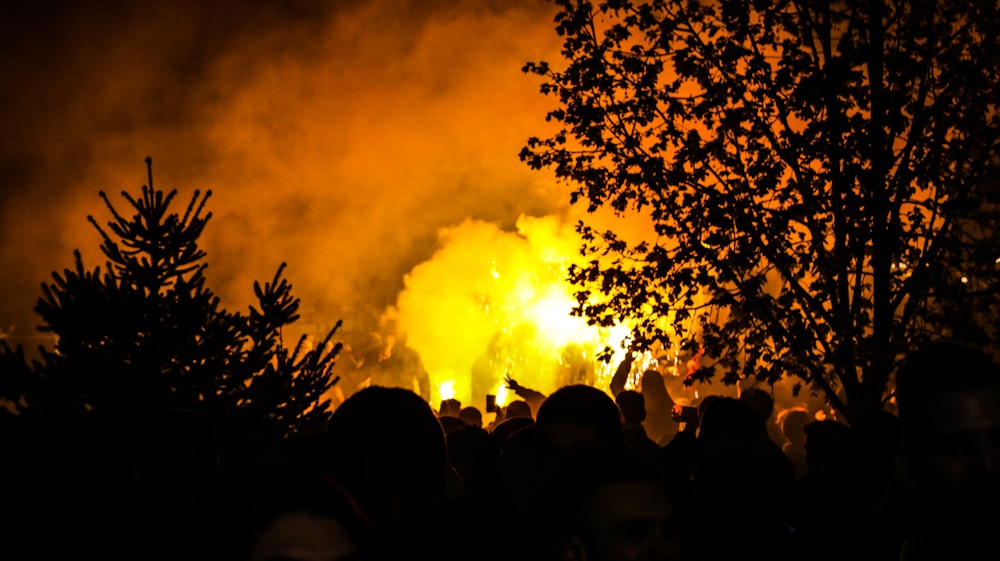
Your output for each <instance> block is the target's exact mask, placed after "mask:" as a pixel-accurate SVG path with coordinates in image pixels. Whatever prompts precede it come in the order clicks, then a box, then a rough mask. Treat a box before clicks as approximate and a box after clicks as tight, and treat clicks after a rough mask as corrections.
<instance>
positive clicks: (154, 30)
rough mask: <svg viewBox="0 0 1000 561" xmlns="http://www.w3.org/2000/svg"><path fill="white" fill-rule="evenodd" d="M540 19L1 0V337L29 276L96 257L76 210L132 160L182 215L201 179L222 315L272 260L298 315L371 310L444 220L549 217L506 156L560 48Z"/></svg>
mask: <svg viewBox="0 0 1000 561" xmlns="http://www.w3.org/2000/svg"><path fill="white" fill-rule="evenodd" d="M279 5H280V8H279V7H278V6H279ZM98 6H99V8H98ZM554 13H555V11H554V9H553V7H552V6H550V5H549V4H548V3H547V2H546V1H545V0H517V1H511V0H502V1H500V0H498V1H491V2H483V1H480V0H452V1H445V0H436V1H433V2H430V1H426V0H419V1H417V0H414V1H412V2H399V1H396V2H391V1H376V2H369V1H365V2H361V1H348V2H343V1H342V2H325V1H320V0H298V1H297V2H264V1H236V0H225V1H222V2H200V1H194V0H184V1H173V0H153V1H143V2H138V1H133V2H129V1H124V0H115V1H112V2H101V3H96V4H95V3H87V2H82V1H74V0H52V1H48V2H34V1H29V0H14V1H13V2H6V3H4V7H3V8H0V53H2V54H0V79H2V81H3V83H4V85H5V87H4V90H5V91H4V93H2V94H0V96H3V97H2V98H0V99H2V100H3V103H0V122H2V123H4V134H3V135H2V137H0V216H2V222H0V228H2V230H0V231H2V234H0V259H2V263H3V267H2V270H0V286H2V287H3V288H4V297H3V298H2V299H0V301H2V304H0V329H3V330H5V331H9V330H10V328H11V327H12V326H13V327H14V328H15V330H16V331H17V332H19V333H22V334H23V333H25V332H28V331H33V328H34V326H35V325H37V323H38V318H37V316H35V315H34V314H33V313H32V312H31V307H32V306H33V305H34V303H35V301H36V299H37V298H38V296H39V295H40V290H39V284H40V283H41V282H43V281H47V280H49V278H50V277H49V275H50V273H51V272H52V271H54V270H62V269H63V268H66V267H70V266H71V265H72V251H73V250H74V249H80V250H82V251H83V253H84V260H85V261H84V262H85V264H86V265H88V267H90V268H92V267H94V266H97V265H103V263H104V260H103V258H102V256H101V255H100V254H99V252H98V245H99V238H98V235H97V233H96V232H95V231H94V230H93V229H92V227H91V226H90V225H89V224H88V223H87V221H86V216H87V215H88V214H93V215H95V217H97V218H98V219H99V220H101V221H104V220H105V219H106V217H107V214H106V210H105V208H104V207H103V204H102V202H101V200H100V198H99V197H98V191H99V190H105V191H107V192H109V193H110V194H112V200H115V201H117V200H121V199H119V198H118V195H117V194H118V193H119V192H120V191H122V190H128V191H130V192H133V193H136V192H138V189H139V188H140V187H141V186H142V185H143V184H144V183H146V171H145V165H144V163H143V159H144V158H145V157H146V156H151V157H152V158H153V171H154V183H155V185H156V186H157V187H159V188H163V189H173V188H176V189H177V190H178V191H179V197H178V201H179V202H178V208H177V210H178V211H180V210H181V205H182V204H184V203H186V202H187V200H188V199H189V197H190V196H191V194H192V193H193V191H194V189H202V190H205V189H211V190H212V191H213V193H214V195H213V198H212V199H211V200H210V203H209V209H210V210H211V211H212V212H213V213H214V218H213V219H212V221H211V222H210V223H209V226H208V229H207V230H206V233H205V235H204V238H203V240H202V242H203V246H204V248H205V249H206V251H207V252H208V262H209V271H208V275H209V283H210V286H211V287H212V288H213V289H214V290H215V291H216V292H217V293H219V294H220V295H221V296H222V297H223V301H224V303H228V306H230V307H231V308H234V309H243V308H244V305H245V303H246V302H248V301H249V298H250V297H251V296H252V290H251V286H252V284H251V283H252V281H253V280H257V279H259V280H262V281H266V280H269V279H270V278H271V276H272V275H273V274H274V271H275V270H276V269H277V267H278V265H279V264H280V263H281V262H282V261H287V262H288V268H287V277H288V278H289V280H290V281H291V282H292V284H293V286H294V292H295V294H296V295H297V296H298V297H300V298H301V299H302V304H303V311H304V312H305V313H306V314H308V313H310V310H324V311H323V312H322V313H327V312H326V310H340V309H347V308H354V307H358V306H375V307H382V306H385V305H387V304H391V303H393V302H394V301H395V299H396V296H397V294H398V293H399V291H400V290H401V288H402V286H403V278H404V276H405V274H406V273H407V272H408V271H410V270H411V269H413V268H414V267H415V266H416V265H418V264H419V263H422V262H424V261H426V260H427V259H429V258H430V257H431V256H432V255H433V254H434V252H435V251H436V249H437V248H438V237H437V236H438V232H439V230H441V229H442V228H451V227H454V226H455V225H458V224H461V223H462V222H463V221H465V220H467V219H473V220H482V221H486V222H490V223H495V224H497V225H499V226H500V227H501V228H502V229H505V230H511V231H513V230H514V228H515V223H516V221H517V219H518V217H519V216H521V215H522V214H525V215H529V216H547V215H553V214H556V215H558V214H561V212H562V210H561V209H563V208H564V206H565V204H566V196H565V193H564V192H563V191H561V190H559V189H557V188H556V187H555V186H554V185H553V184H552V182H551V181H550V180H548V178H546V177H544V176H542V175H540V174H538V173H535V172H532V171H531V170H529V169H528V168H527V167H526V166H525V165H523V164H522V163H521V162H520V161H519V160H518V158H517V152H518V151H519V149H520V148H521V146H522V145H523V144H524V142H525V140H526V139H527V138H528V137H529V136H531V135H535V134H540V133H543V132H544V130H545V129H544V127H545V123H544V115H545V112H546V110H547V109H548V108H549V107H550V104H551V103H552V101H551V100H549V99H548V98H546V97H544V96H542V95H541V94H540V93H539V92H538V84H539V81H538V79H537V77H533V76H529V75H526V74H523V73H522V72H521V66H522V65H523V63H525V62H527V61H529V60H531V61H537V60H554V59H556V58H557V52H558V51H557V49H558V46H559V38H558V36H556V34H555V32H554V24H553V22H552V17H553V15H554ZM125 208H126V207H125V203H124V201H122V204H121V205H120V206H119V209H120V210H121V209H125ZM304 315H305V314H304ZM330 319H331V322H332V321H334V320H336V319H337V318H336V317H333V318H330Z"/></svg>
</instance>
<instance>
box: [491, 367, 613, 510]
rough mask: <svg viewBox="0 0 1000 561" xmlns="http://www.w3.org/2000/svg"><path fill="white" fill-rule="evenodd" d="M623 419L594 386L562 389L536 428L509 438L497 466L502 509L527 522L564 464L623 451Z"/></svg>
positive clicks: (550, 398)
mask: <svg viewBox="0 0 1000 561" xmlns="http://www.w3.org/2000/svg"><path fill="white" fill-rule="evenodd" d="M624 445H625V440H624V435H623V432H622V423H621V413H620V412H619V410H618V406H617V405H616V404H615V402H614V400H612V399H611V396H609V395H608V394H606V393H604V392H603V391H601V390H599V389H597V388H594V387H592V386H584V385H573V386H563V387H562V388H559V389H557V390H556V391H555V392H553V393H552V394H551V395H549V396H548V397H547V398H546V399H545V401H543V402H542V404H541V406H540V407H539V409H538V415H537V418H536V419H535V423H534V425H529V426H528V427H525V428H523V429H521V430H518V431H517V432H515V433H513V434H511V435H510V436H508V437H507V439H506V441H505V442H504V446H503V449H502V451H501V454H500V459H499V463H498V467H497V469H498V485H499V498H500V499H501V501H502V502H501V506H502V508H503V509H504V511H505V512H506V513H507V515H508V516H511V517H514V518H518V519H521V520H524V519H526V517H527V516H529V515H530V513H531V511H532V508H533V503H534V500H535V497H536V496H537V493H538V491H539V489H540V488H541V486H542V485H544V484H545V483H547V482H548V480H549V479H550V478H551V477H552V476H553V474H554V472H555V471H556V469H558V468H559V466H561V465H562V463H563V462H565V461H566V460H568V459H569V458H572V457H573V456H575V455H576V454H580V453H582V452H585V451H587V450H593V449H598V448H623V447H624Z"/></svg>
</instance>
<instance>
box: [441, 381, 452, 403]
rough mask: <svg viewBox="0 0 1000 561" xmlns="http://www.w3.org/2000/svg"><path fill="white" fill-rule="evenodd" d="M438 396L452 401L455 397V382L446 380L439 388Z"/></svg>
mask: <svg viewBox="0 0 1000 561" xmlns="http://www.w3.org/2000/svg"><path fill="white" fill-rule="evenodd" d="M438 394H439V395H440V396H441V399H452V398H454V397H455V381H454V380H445V381H444V382H441V385H439V386H438Z"/></svg>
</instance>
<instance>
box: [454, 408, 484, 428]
mask: <svg viewBox="0 0 1000 561" xmlns="http://www.w3.org/2000/svg"><path fill="white" fill-rule="evenodd" d="M458 418H459V419H462V420H463V421H465V424H467V425H472V426H474V427H479V428H483V413H482V411H480V410H479V409H478V408H476V407H473V406H471V405H469V406H467V407H463V408H462V410H461V411H459V412H458Z"/></svg>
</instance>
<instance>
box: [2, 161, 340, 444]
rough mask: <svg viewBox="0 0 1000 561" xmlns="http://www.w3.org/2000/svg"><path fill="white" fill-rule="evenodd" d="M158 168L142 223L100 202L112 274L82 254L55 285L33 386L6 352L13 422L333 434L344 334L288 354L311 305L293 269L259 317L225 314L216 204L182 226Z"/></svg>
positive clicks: (187, 212)
mask: <svg viewBox="0 0 1000 561" xmlns="http://www.w3.org/2000/svg"><path fill="white" fill-rule="evenodd" d="M146 162H147V167H148V168H149V185H146V186H143V188H142V193H141V196H139V197H133V196H132V195H130V194H129V193H128V192H126V191H123V192H122V193H121V195H122V197H123V199H124V200H125V201H126V202H127V203H128V205H129V206H130V207H131V212H130V213H126V214H123V213H120V212H119V211H118V209H117V208H116V207H115V206H114V205H113V204H112V202H111V200H110V199H109V198H108V196H107V195H106V194H105V193H104V192H101V193H100V195H101V197H102V199H103V200H104V202H105V205H106V206H107V209H108V211H109V212H110V219H109V220H108V221H107V222H106V223H105V224H104V225H102V224H101V223H100V222H99V221H98V220H96V219H95V218H94V217H92V216H91V217H88V219H89V220H90V222H91V223H92V224H93V226H94V227H95V228H96V229H97V231H98V232H99V233H100V236H101V238H102V240H103V243H102V244H101V251H102V252H103V254H104V256H105V257H106V258H107V266H106V268H105V269H104V270H103V271H102V270H101V268H100V267H96V268H94V269H92V270H89V269H86V268H85V267H84V265H83V260H82V258H81V255H80V252H79V251H77V252H76V263H75V267H73V268H71V269H65V270H64V271H63V272H61V273H59V272H55V273H53V280H52V281H51V282H49V283H44V284H43V285H42V292H43V294H42V297H41V298H39V300H38V303H37V305H36V307H35V311H36V312H37V313H38V314H39V316H40V317H41V318H42V320H43V322H44V324H43V325H42V326H41V327H40V329H42V330H43V331H49V332H52V333H53V334H54V335H55V336H56V341H57V342H56V344H55V347H54V348H53V349H45V348H42V349H40V351H41V358H40V359H39V360H38V361H36V362H35V364H34V367H33V369H32V373H31V374H32V376H33V378H34V382H33V383H28V382H29V381H30V378H29V376H28V375H27V374H25V372H24V369H23V368H21V369H16V368H15V367H14V366H12V365H16V363H17V360H14V359H16V358H18V357H21V356H23V355H21V353H19V352H17V353H15V352H14V351H13V350H12V349H9V348H6V347H5V352H4V353H3V356H4V357H5V359H6V361H5V363H6V364H7V365H8V367H7V368H5V372H6V374H5V375H4V376H0V378H2V379H4V380H6V383H5V384H4V388H6V389H8V390H11V389H13V391H14V392H19V393H17V394H14V393H11V394H10V395H0V398H6V401H7V406H8V413H9V412H10V411H9V410H10V409H11V405H12V404H17V405H18V407H17V409H19V410H15V411H14V413H16V414H18V415H23V416H27V417H32V416H35V417H39V416H41V417H44V416H53V415H58V416H60V417H61V418H69V419H72V418H74V417H76V418H88V419H98V420H99V421H100V422H101V423H112V424H118V425H121V424H128V423H135V422H137V421H142V420H144V419H148V418H149V417H150V416H153V415H157V414H160V413H163V412H166V411H170V410H175V409H183V410H190V411H195V412H197V413H199V414H202V415H204V416H205V417H206V418H208V419H210V420H211V421H213V422H214V423H215V424H216V426H217V427H218V429H219V432H220V434H221V435H222V436H223V437H233V438H240V439H244V438H251V439H253V438H261V437H266V438H281V437H283V436H286V435H289V434H291V433H294V432H296V431H298V430H302V429H304V428H308V427H323V426H325V422H326V420H327V418H328V415H329V411H328V406H329V401H328V392H329V390H330V389H331V388H332V386H333V385H334V384H335V383H336V377H335V376H334V375H333V372H332V368H333V366H334V359H335V357H336V356H337V354H338V352H339V350H340V345H339V344H333V342H332V340H331V339H332V337H333V335H334V332H336V331H337V327H339V323H338V325H337V327H334V328H333V330H331V331H330V332H329V334H328V335H327V336H326V338H325V340H324V341H320V342H319V343H318V344H316V345H315V346H313V345H306V343H307V340H306V338H305V336H303V338H301V339H299V340H298V341H297V342H296V344H294V345H290V346H286V344H285V342H284V340H283V339H282V329H283V328H284V327H286V326H288V325H290V324H291V323H293V322H295V321H296V320H297V319H298V317H299V316H298V307H299V300H298V298H295V297H294V296H293V295H292V292H291V285H290V284H289V283H288V281H287V280H286V279H284V278H283V277H282V274H283V271H284V268H285V265H284V264H282V265H281V266H280V267H279V268H278V270H277V272H276V274H275V276H274V278H273V279H272V280H271V281H270V282H267V283H264V284H263V285H261V284H260V283H254V292H255V294H256V297H257V301H258V305H257V306H251V307H250V309H249V311H248V312H247V313H245V314H244V313H239V312H229V311H227V310H225V309H224V308H222V307H221V306H220V299H219V297H218V296H216V295H215V294H214V293H213V292H212V291H211V290H210V289H209V288H208V287H207V286H206V278H205V274H204V273H205V270H206V267H207V263H206V262H205V261H204V259H205V257H206V254H205V252H204V251H203V250H202V249H201V248H200V247H199V246H198V239H199V238H200V236H201V234H202V232H203V231H204V228H205V226H206V224H207V223H208V221H209V219H210V218H211V216H212V215H211V213H210V212H208V211H207V210H206V203H207V201H208V199H209V197H210V196H211V192H206V193H203V194H202V193H200V192H195V193H194V195H193V197H192V198H191V201H190V202H189V203H188V204H187V206H186V208H185V209H184V211H183V214H179V213H177V212H173V211H172V209H171V205H172V203H173V202H174V198H175V196H176V195H177V191H170V192H165V191H162V190H158V189H154V188H153V177H152V162H151V160H150V159H147V160H146ZM15 382H17V384H16V385H15ZM4 388H0V389H4ZM8 393H10V392H8Z"/></svg>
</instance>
